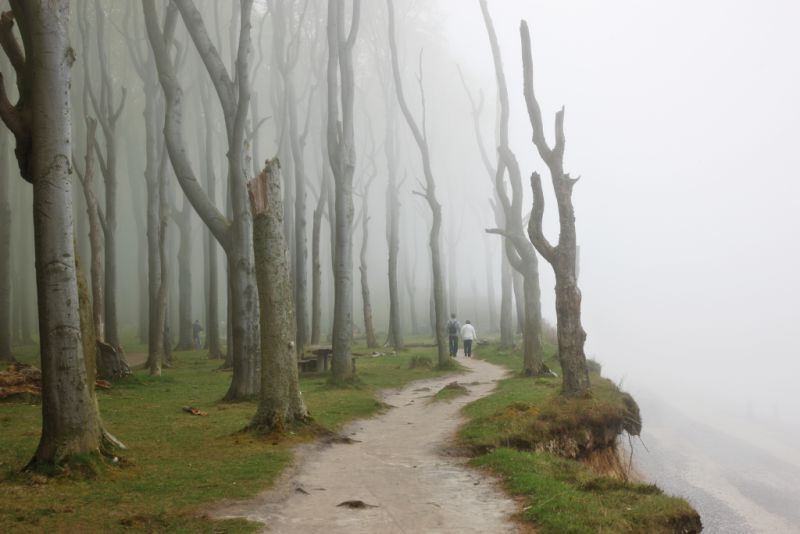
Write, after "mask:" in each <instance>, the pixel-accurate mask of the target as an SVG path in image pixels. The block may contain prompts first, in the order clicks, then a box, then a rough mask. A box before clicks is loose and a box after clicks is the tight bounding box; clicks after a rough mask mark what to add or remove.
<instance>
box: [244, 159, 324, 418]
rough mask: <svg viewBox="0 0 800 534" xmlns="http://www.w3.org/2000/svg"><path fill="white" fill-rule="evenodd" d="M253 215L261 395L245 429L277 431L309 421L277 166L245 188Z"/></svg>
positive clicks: (268, 166) (272, 163) (274, 162)
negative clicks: (302, 391)
mask: <svg viewBox="0 0 800 534" xmlns="http://www.w3.org/2000/svg"><path fill="white" fill-rule="evenodd" d="M247 189H248V191H249V194H250V204H251V207H252V210H253V245H254V247H255V256H256V261H255V267H256V278H257V280H258V300H259V307H260V308H261V315H260V316H261V395H260V396H259V402H258V410H257V411H256V415H255V416H254V417H253V419H252V421H251V422H250V425H249V428H252V429H257V430H259V431H269V432H272V431H278V432H281V431H283V430H284V429H286V428H287V427H290V426H292V425H294V424H296V423H304V422H306V421H308V419H309V417H308V411H307V410H306V407H305V404H304V403H303V399H302V397H301V395H300V384H299V381H298V370H297V352H296V349H295V346H294V343H295V336H296V331H295V329H296V321H295V315H294V302H293V300H292V281H291V275H290V262H289V251H288V249H287V246H286V240H285V238H284V235H283V205H282V202H281V178H280V164H279V162H278V160H277V159H273V160H271V161H268V162H267V164H266V167H265V168H264V170H263V171H262V172H261V174H260V175H259V176H258V177H257V178H255V179H253V180H251V181H250V182H249V183H248V184H247Z"/></svg>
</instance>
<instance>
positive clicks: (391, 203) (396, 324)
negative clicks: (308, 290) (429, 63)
mask: <svg viewBox="0 0 800 534" xmlns="http://www.w3.org/2000/svg"><path fill="white" fill-rule="evenodd" d="M380 49H381V47H380V46H379V45H378V44H377V43H376V44H375V50H376V51H378V50H380ZM386 59H387V58H383V57H380V56H378V57H377V60H378V63H379V67H380V64H383V63H384V62H385V60H386ZM381 87H382V88H383V101H384V110H385V114H386V115H385V117H384V123H385V126H386V132H385V135H384V143H383V151H384V155H385V157H386V173H387V175H388V177H389V183H388V184H387V185H386V246H387V248H388V249H389V258H388V261H389V265H388V283H389V342H390V343H391V344H392V346H393V347H394V349H395V350H400V349H402V348H403V345H404V343H403V332H402V326H401V321H400V291H399V289H398V280H397V277H398V274H397V262H398V257H399V255H400V184H399V183H398V180H397V136H396V129H397V120H396V117H397V108H396V107H395V106H394V105H393V104H394V103H395V98H394V97H393V95H392V78H391V76H388V75H387V76H381Z"/></svg>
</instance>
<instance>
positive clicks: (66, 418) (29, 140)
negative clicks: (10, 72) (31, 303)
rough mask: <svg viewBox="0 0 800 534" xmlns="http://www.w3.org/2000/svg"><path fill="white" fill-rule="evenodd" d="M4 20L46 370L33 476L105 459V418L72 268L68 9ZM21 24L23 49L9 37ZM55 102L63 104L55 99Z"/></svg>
mask: <svg viewBox="0 0 800 534" xmlns="http://www.w3.org/2000/svg"><path fill="white" fill-rule="evenodd" d="M12 8H13V17H12V14H11V13H6V14H3V17H2V24H0V32H2V34H3V35H2V36H1V38H0V42H2V45H3V49H4V50H5V52H6V54H7V55H8V56H9V59H10V60H11V63H12V65H13V66H14V68H15V70H16V71H17V78H18V86H19V89H20V90H19V94H20V95H21V99H20V102H18V103H17V105H16V106H12V105H11V103H10V102H9V101H8V99H7V97H6V94H7V93H6V91H5V88H3V90H2V91H0V116H2V119H3V122H4V123H5V124H6V126H8V128H9V129H10V130H11V131H12V132H13V133H14V135H15V137H16V139H17V149H16V154H17V159H18V162H19V166H20V172H21V174H22V177H23V178H24V179H26V180H27V181H29V182H31V183H33V226H34V236H35V238H34V239H35V250H36V282H37V295H38V304H39V330H40V332H41V335H40V349H41V364H42V365H41V367H42V435H41V439H40V441H39V446H38V448H37V450H36V453H35V454H34V457H33V459H32V460H31V462H30V463H29V468H44V469H51V468H52V467H53V466H55V465H59V464H61V463H63V462H68V461H70V460H71V459H72V458H74V457H75V456H78V455H87V454H89V455H91V454H96V453H98V452H99V450H100V437H101V428H100V418H99V415H98V411H97V405H96V403H95V402H94V401H93V399H92V393H91V384H90V383H89V382H88V379H87V364H86V361H85V357H84V349H83V346H82V336H81V324H80V309H79V298H78V297H79V296H78V280H77V270H76V265H75V251H74V247H75V244H74V236H73V210H72V183H71V181H70V172H71V169H70V159H71V158H70V155H71V121H70V118H71V117H70V98H69V95H70V67H71V66H72V62H73V60H74V53H73V51H72V48H71V47H70V42H69V2H67V1H65V0H61V1H56V0H46V1H45V0H40V1H26V2H20V1H14V2H12ZM14 19H16V20H17V21H19V23H20V24H19V27H20V32H21V34H22V42H23V43H24V45H25V48H24V55H23V52H22V50H23V49H22V47H21V46H20V45H19V44H18V42H17V41H16V38H15V37H14V35H13V33H12V26H13V20H14ZM53 95H63V98H54V97H53Z"/></svg>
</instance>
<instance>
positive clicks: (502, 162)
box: [479, 0, 548, 376]
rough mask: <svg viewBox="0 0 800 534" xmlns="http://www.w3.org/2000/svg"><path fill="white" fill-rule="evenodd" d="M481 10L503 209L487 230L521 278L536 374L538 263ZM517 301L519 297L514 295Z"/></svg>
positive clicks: (529, 355)
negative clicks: (492, 82) (495, 104)
mask: <svg viewBox="0 0 800 534" xmlns="http://www.w3.org/2000/svg"><path fill="white" fill-rule="evenodd" d="M479 2H480V6H481V12H482V13H483V20H484V24H485V25H486V31H487V34H488V36H489V44H490V46H491V49H492V57H493V59H494V67H495V77H496V79H497V92H498V97H499V100H500V125H499V134H500V135H499V137H500V139H499V142H500V143H499V147H498V165H497V169H496V174H495V191H496V192H497V197H498V199H499V200H500V206H501V207H502V209H503V215H504V223H505V226H504V227H503V228H496V229H491V230H487V232H489V233H497V234H500V235H502V236H503V237H504V244H505V249H506V256H507V257H508V260H509V262H510V263H511V265H512V267H514V269H515V270H516V271H517V272H519V273H520V274H521V275H522V276H523V278H524V283H523V284H524V285H523V299H524V301H523V302H524V310H523V313H524V324H523V331H522V333H523V362H524V364H523V373H524V374H525V375H527V376H536V375H539V374H542V373H544V372H546V371H548V369H547V366H545V364H544V361H543V350H542V342H541V330H542V312H541V302H540V289H539V264H538V259H537V257H536V251H535V250H534V248H533V246H532V245H531V243H530V241H528V239H527V238H526V237H525V230H524V226H523V221H522V202H523V200H524V199H523V190H522V175H521V172H520V169H519V163H518V162H517V159H516V157H515V156H514V154H513V152H512V151H511V148H510V146H509V141H508V123H509V115H510V106H509V101H508V87H507V85H506V79H505V73H504V72H503V60H502V57H501V54H500V46H499V44H498V42H497V34H496V33H495V30H494V24H493V23H492V18H491V15H490V14H489V9H488V7H487V5H486V0H479ZM506 172H508V177H509V182H510V185H511V198H509V195H508V191H507V190H506V183H505V179H504V177H505V174H506ZM517 302H518V303H519V299H517Z"/></svg>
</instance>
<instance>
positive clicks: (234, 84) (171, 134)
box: [143, 0, 260, 400]
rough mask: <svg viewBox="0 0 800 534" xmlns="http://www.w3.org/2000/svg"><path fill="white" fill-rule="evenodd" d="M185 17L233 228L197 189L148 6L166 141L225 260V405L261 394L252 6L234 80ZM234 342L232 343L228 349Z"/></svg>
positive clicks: (179, 102) (176, 95) (148, 0)
mask: <svg viewBox="0 0 800 534" xmlns="http://www.w3.org/2000/svg"><path fill="white" fill-rule="evenodd" d="M173 3H174V4H175V5H176V7H177V8H178V11H179V12H180V14H181V18H182V19H183V21H184V23H185V25H186V28H187V30H188V31H189V35H190V36H191V38H192V41H193V42H194V45H195V47H196V48H197V51H198V52H199V54H200V57H201V58H202V60H203V63H204V64H205V67H206V70H207V71H208V73H209V76H210V77H211V80H212V82H213V84H214V87H215V89H216V91H217V96H218V97H219V101H220V104H221V105H222V109H223V116H224V119H225V131H226V134H227V140H228V153H227V155H228V186H229V190H230V198H231V206H232V211H233V217H232V219H231V220H229V219H228V218H227V217H226V216H225V215H224V214H223V213H222V212H220V211H219V210H218V209H217V207H216V206H215V205H214V203H213V202H211V200H210V199H209V197H208V195H207V194H206V192H205V191H204V190H203V188H202V186H201V185H200V183H199V182H198V180H197V178H196V175H195V173H194V170H193V169H192V163H191V161H190V159H189V158H188V156H187V151H186V147H185V143H184V139H183V132H182V124H183V91H182V89H181V86H180V83H179V81H178V77H177V75H176V72H175V69H174V66H173V65H172V64H171V62H170V61H169V56H168V53H167V45H166V43H165V42H164V38H163V34H162V32H161V30H160V28H159V26H158V21H157V15H156V10H155V4H154V0H143V4H144V12H145V22H146V26H147V34H148V37H149V40H150V45H151V47H152V48H153V51H154V56H155V59H156V67H157V69H158V75H159V79H160V81H161V86H162V88H163V89H164V94H165V96H166V112H165V116H166V121H165V126H164V137H165V141H166V146H167V152H168V153H169V157H170V160H171V162H172V167H173V169H174V170H175V174H176V176H177V178H178V183H179V184H180V185H181V188H182V189H183V192H184V193H185V194H186V197H187V198H188V199H189V202H191V203H192V206H193V207H194V209H195V211H196V212H197V214H198V215H199V216H200V218H201V219H202V220H203V222H204V223H205V224H206V225H207V226H208V228H209V230H211V232H212V233H213V234H214V237H215V238H216V239H217V241H218V242H219V243H220V245H221V246H222V248H223V249H224V250H225V253H226V255H227V257H228V265H229V273H230V275H229V283H230V290H231V301H230V305H229V307H230V308H231V319H232V323H233V326H232V333H233V339H232V340H230V342H229V344H230V346H231V348H232V350H233V379H232V381H231V386H230V388H229V390H228V393H227V394H226V395H225V399H226V400H238V399H244V398H249V397H253V396H255V395H257V394H258V390H259V386H258V384H259V382H260V371H259V367H260V359H259V358H258V354H259V352H260V349H259V343H260V339H259V332H258V331H259V321H258V298H257V297H258V288H257V286H256V280H255V267H254V264H253V261H254V260H253V232H252V215H251V213H250V206H249V202H248V200H247V191H246V187H245V183H246V174H245V173H246V170H245V167H244V143H245V133H244V129H245V123H246V121H247V114H248V107H249V101H250V78H249V67H248V59H247V56H248V52H249V49H250V26H251V25H250V16H251V11H252V6H253V0H241V9H240V11H241V24H240V26H241V28H240V32H239V41H238V47H237V54H236V61H235V76H234V77H233V78H231V76H230V75H229V74H228V71H227V69H226V68H225V65H224V64H223V62H222V59H221V58H220V56H219V53H218V52H217V49H216V48H215V47H214V45H213V44H212V42H211V39H210V38H209V35H208V32H207V30H206V26H205V24H204V23H203V19H202V16H201V15H200V12H199V11H198V10H197V8H196V7H195V5H194V3H193V2H192V1H191V0H173ZM231 342H232V343H231Z"/></svg>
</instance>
